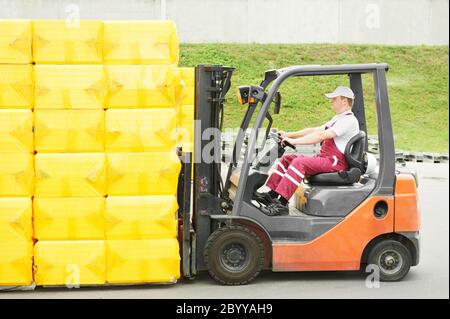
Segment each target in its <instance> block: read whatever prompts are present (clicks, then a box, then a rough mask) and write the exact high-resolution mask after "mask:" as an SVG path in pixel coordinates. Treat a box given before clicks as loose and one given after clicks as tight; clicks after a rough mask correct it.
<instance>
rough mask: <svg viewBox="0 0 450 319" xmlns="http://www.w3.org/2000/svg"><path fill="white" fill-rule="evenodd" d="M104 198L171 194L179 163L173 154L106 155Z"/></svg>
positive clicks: (175, 189) (175, 181)
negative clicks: (108, 196) (106, 196)
mask: <svg viewBox="0 0 450 319" xmlns="http://www.w3.org/2000/svg"><path fill="white" fill-rule="evenodd" d="M106 157H107V166H108V168H107V171H108V187H107V192H108V195H174V194H176V192H177V185H178V174H179V172H180V168H181V164H180V161H179V159H178V157H177V156H176V154H175V152H170V153H107V155H106Z"/></svg>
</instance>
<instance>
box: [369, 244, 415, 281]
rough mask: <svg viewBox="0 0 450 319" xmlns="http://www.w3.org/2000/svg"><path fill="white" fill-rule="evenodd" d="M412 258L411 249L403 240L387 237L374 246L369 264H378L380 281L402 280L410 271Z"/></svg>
mask: <svg viewBox="0 0 450 319" xmlns="http://www.w3.org/2000/svg"><path fill="white" fill-rule="evenodd" d="M411 263H412V258H411V253H410V251H409V249H408V248H407V247H406V246H405V245H403V244H402V243H401V242H399V241H396V240H392V239H386V240H383V241H381V242H379V243H377V244H376V245H375V246H373V247H372V249H371V250H370V253H369V258H368V264H373V265H376V266H378V268H379V270H380V281H400V280H402V279H403V278H404V277H405V276H406V275H407V274H408V272H409V269H410V268H411Z"/></svg>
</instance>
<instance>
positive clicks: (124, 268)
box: [106, 239, 180, 283]
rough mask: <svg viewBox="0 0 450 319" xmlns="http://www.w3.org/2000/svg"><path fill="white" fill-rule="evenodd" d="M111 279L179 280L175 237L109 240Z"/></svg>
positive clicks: (142, 280) (123, 281)
mask: <svg viewBox="0 0 450 319" xmlns="http://www.w3.org/2000/svg"><path fill="white" fill-rule="evenodd" d="M106 258H107V266H106V281H107V282H108V283H147V282H155V283H156V282H167V283H169V282H171V283H173V282H176V280H177V279H179V278H180V253H179V247H178V241H177V240H176V239H153V240H107V241H106Z"/></svg>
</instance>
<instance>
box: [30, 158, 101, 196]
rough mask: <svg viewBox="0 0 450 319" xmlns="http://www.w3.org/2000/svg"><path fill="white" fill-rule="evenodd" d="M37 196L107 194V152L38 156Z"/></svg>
mask: <svg viewBox="0 0 450 319" xmlns="http://www.w3.org/2000/svg"><path fill="white" fill-rule="evenodd" d="M35 171H36V183H35V196H36V197H97V196H104V195H106V192H105V188H106V187H105V186H106V165H105V155H104V154H103V153H72V154H70V153H66V154H64V153H55V154H42V153H41V154H37V155H36V156H35Z"/></svg>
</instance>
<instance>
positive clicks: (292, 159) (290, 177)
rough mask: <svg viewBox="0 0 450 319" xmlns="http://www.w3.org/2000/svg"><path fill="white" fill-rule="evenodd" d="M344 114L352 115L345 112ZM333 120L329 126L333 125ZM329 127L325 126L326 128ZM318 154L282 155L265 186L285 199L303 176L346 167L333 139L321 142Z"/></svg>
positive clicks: (298, 184) (340, 169) (289, 196)
mask: <svg viewBox="0 0 450 319" xmlns="http://www.w3.org/2000/svg"><path fill="white" fill-rule="evenodd" d="M345 115H352V113H347V114H345ZM334 123H336V122H333V123H332V124H331V125H330V127H331V126H333V125H334ZM328 128H329V127H328V126H327V127H325V129H326V130H327V129H328ZM321 146H322V147H321V149H320V154H319V155H314V156H304V155H295V154H290V155H284V156H282V157H281V159H280V161H279V163H278V164H277V166H276V167H275V169H274V171H273V173H272V174H271V175H270V177H269V179H268V180H267V182H266V185H267V187H269V188H270V189H271V190H273V191H275V192H277V193H278V194H280V195H281V196H283V197H284V198H286V199H287V200H289V199H290V198H291V197H292V195H294V193H295V191H296V190H297V188H298V187H299V186H300V183H301V182H302V180H303V178H304V177H305V176H311V175H315V174H319V173H330V172H339V171H343V170H346V169H347V168H348V164H347V161H346V159H345V155H344V154H343V153H342V152H341V151H340V150H339V149H338V148H337V146H336V144H335V143H334V139H333V138H331V139H328V140H324V141H323V142H322V145H321Z"/></svg>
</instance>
